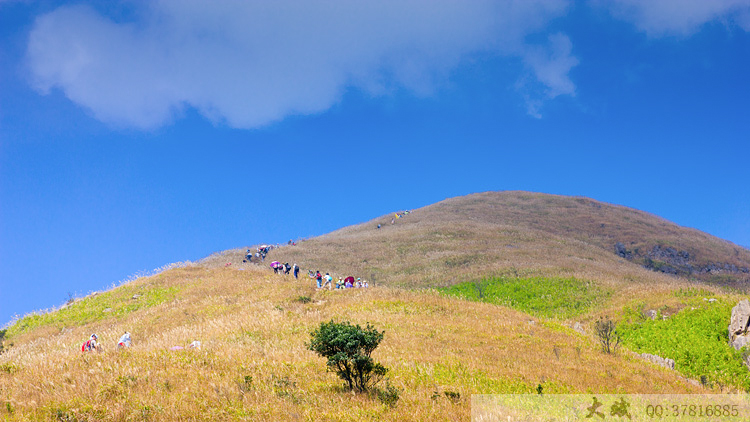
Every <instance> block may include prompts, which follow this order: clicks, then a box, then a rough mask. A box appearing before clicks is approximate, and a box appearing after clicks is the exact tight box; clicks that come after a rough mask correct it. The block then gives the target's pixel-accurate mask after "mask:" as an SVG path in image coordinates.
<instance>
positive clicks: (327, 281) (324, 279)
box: [270, 261, 370, 290]
mask: <svg viewBox="0 0 750 422" xmlns="http://www.w3.org/2000/svg"><path fill="white" fill-rule="evenodd" d="M270 267H271V269H273V273H274V274H282V275H285V274H286V275H288V274H289V273H290V272H291V273H292V274H293V275H294V278H295V279H299V265H297V263H294V264H292V265H289V263H288V262H286V263H283V264H282V263H281V262H279V261H274V262H272V263H271V265H270ZM307 276H308V277H310V278H311V279H313V280H315V281H316V283H317V286H318V288H319V289H323V288H326V287H328V289H329V290H332V289H333V288H334V287H335V288H336V289H351V288H362V287H370V284H369V283H368V282H367V280H362V279H361V278H357V279H356V280H355V279H354V277H353V276H349V277H339V279H338V280H337V281H336V282H335V283H334V282H333V277H331V274H329V273H326V274H325V275H322V274H321V272H320V271H313V270H309V271H308V272H307Z"/></svg>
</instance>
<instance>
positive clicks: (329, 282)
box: [307, 270, 370, 290]
mask: <svg viewBox="0 0 750 422" xmlns="http://www.w3.org/2000/svg"><path fill="white" fill-rule="evenodd" d="M307 276H308V277H310V278H312V279H314V280H315V282H316V283H317V285H318V288H319V289H325V288H326V287H328V290H333V289H334V287H335V288H336V289H352V288H357V289H358V288H367V287H370V283H368V282H367V280H362V279H361V278H357V279H356V280H355V279H354V277H353V276H348V277H346V278H344V277H339V279H338V280H337V281H336V284H335V286H334V283H333V277H331V275H330V274H329V273H326V275H322V274H321V273H320V271H313V270H310V271H308V272H307Z"/></svg>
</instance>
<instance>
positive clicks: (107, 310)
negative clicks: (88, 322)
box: [102, 308, 112, 313]
mask: <svg viewBox="0 0 750 422" xmlns="http://www.w3.org/2000/svg"><path fill="white" fill-rule="evenodd" d="M102 312H105V313H110V312H112V308H107V309H105V310H104V311H102Z"/></svg>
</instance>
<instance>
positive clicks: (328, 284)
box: [323, 273, 333, 290]
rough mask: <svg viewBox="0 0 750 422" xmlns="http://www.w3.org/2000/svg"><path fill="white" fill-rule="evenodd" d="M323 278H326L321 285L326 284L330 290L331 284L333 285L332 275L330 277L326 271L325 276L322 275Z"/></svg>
mask: <svg viewBox="0 0 750 422" xmlns="http://www.w3.org/2000/svg"><path fill="white" fill-rule="evenodd" d="M323 278H325V279H326V282H325V283H323V287H325V286H328V290H331V288H332V286H333V285H332V284H331V281H333V277H331V275H330V274H328V273H326V276H325V277H323Z"/></svg>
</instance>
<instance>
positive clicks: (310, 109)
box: [27, 0, 577, 128]
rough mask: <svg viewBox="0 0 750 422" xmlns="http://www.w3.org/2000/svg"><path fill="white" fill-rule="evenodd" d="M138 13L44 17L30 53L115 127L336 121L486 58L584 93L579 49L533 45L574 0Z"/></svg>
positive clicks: (234, 6) (37, 79)
mask: <svg viewBox="0 0 750 422" xmlns="http://www.w3.org/2000/svg"><path fill="white" fill-rule="evenodd" d="M135 4H136V5H140V7H142V8H143V9H141V10H137V13H134V14H133V16H136V17H137V18H135V19H134V20H131V21H127V22H118V21H115V20H113V19H111V18H109V17H107V16H104V15H102V14H100V13H98V12H96V11H95V10H93V9H91V8H89V7H86V6H63V7H60V8H58V9H56V10H54V11H52V12H51V13H48V14H46V15H43V16H40V17H39V18H38V19H37V21H36V23H35V25H34V28H33V30H32V32H31V34H30V38H29V45H28V52H27V57H28V64H29V68H30V70H31V75H32V80H33V84H34V85H35V86H36V87H37V88H38V89H39V90H40V91H41V92H47V91H49V90H51V89H60V90H61V91H62V92H63V93H64V94H65V95H66V96H67V97H68V98H69V99H70V100H71V101H73V102H75V103H77V104H79V105H81V106H83V107H85V108H86V109H88V110H90V111H91V112H92V113H93V115H94V116H96V117H97V118H98V119H100V120H102V121H106V122H110V123H114V124H118V125H123V126H133V127H138V128H152V127H157V126H159V125H162V124H165V123H167V122H169V121H170V120H171V119H173V118H174V117H175V116H176V115H179V113H180V111H181V110H183V109H184V108H186V107H193V108H195V109H196V110H198V111H199V112H200V113H201V114H203V115H204V116H206V117H208V118H210V119H212V120H214V121H216V122H222V123H224V124H227V125H229V126H232V127H240V128H254V127H259V126H263V125H267V124H269V123H272V122H275V121H279V120H281V119H283V118H284V117H286V116H289V115H293V114H313V113H319V112H322V111H325V110H326V109H328V108H329V107H331V106H332V105H333V104H335V103H336V102H337V101H338V100H339V99H340V98H341V96H342V93H343V92H344V91H345V90H346V89H348V88H351V87H355V88H358V89H362V90H365V91H367V92H369V93H371V94H372V95H381V94H384V93H387V92H389V91H391V90H393V89H399V88H405V89H409V90H412V91H414V92H415V93H417V94H419V95H425V94H430V93H432V92H433V90H434V89H435V88H436V86H438V84H439V82H440V81H441V80H443V79H444V78H445V77H446V76H447V75H448V73H449V72H450V71H451V69H453V68H455V66H456V65H458V64H459V62H460V61H461V60H462V59H464V58H466V57H467V56H468V55H471V54H475V53H478V52H481V53H487V52H489V53H494V54H500V55H505V56H509V57H518V58H521V59H522V61H523V62H524V63H525V64H526V65H527V66H528V69H529V71H530V74H531V75H533V80H532V82H533V83H534V84H537V85H538V86H541V87H542V88H543V89H542V90H541V91H540V92H542V94H541V95H537V96H534V95H531V96H530V97H529V98H530V99H531V100H533V101H536V102H537V103H539V102H540V101H542V100H544V99H549V98H554V97H555V96H558V95H572V94H573V93H574V92H575V86H574V85H573V83H572V82H571V80H570V79H569V78H568V72H569V71H570V69H571V68H572V67H573V66H575V65H576V63H577V60H576V59H575V58H574V57H572V56H571V44H570V40H569V39H568V38H567V37H565V36H564V35H554V36H552V37H550V39H549V42H548V44H545V45H542V46H539V45H529V44H528V43H527V42H526V39H527V36H528V35H530V34H534V33H538V32H540V31H543V29H544V28H545V26H546V25H547V24H548V23H549V21H550V20H551V19H554V18H556V17H559V16H561V15H562V14H564V13H565V11H566V9H567V7H568V1H567V0H517V1H503V2H496V1H493V0H476V1H471V2H466V1H463V0H439V1H438V0H381V1H377V2H359V1H348V0H341V1H334V0H319V1H302V2H300V1H283V0H279V1H272V2H269V1H261V0H258V1H239V0H216V1H211V2H206V1H202V0H161V1H155V2H144V3H135ZM527 95H530V94H527ZM534 113H535V114H538V106H536V107H535V108H534Z"/></svg>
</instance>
